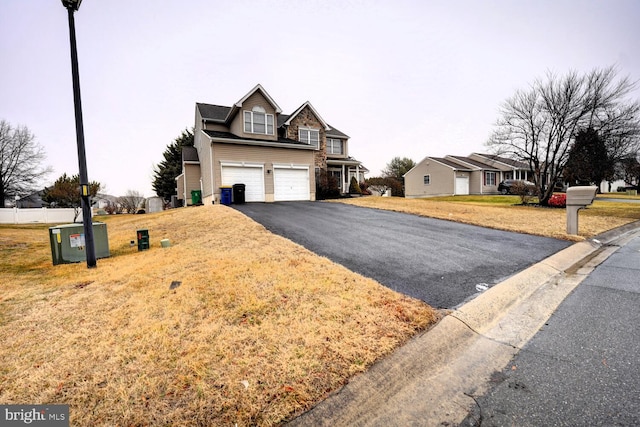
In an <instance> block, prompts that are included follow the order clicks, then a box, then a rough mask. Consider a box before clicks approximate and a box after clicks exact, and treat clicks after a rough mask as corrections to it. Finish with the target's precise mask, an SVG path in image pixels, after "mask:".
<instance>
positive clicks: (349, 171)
mask: <svg viewBox="0 0 640 427" xmlns="http://www.w3.org/2000/svg"><path fill="white" fill-rule="evenodd" d="M367 172H369V170H368V169H367V168H365V167H364V166H362V163H360V162H359V161H357V160H354V159H344V160H327V174H328V175H329V176H332V177H334V178H335V179H336V181H337V182H338V186H339V189H340V193H342V194H347V193H349V185H350V184H351V178H352V177H354V176H355V177H356V180H357V181H358V183H361V182H363V181H364V180H365V174H366V173H367Z"/></svg>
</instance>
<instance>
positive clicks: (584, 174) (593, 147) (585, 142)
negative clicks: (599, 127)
mask: <svg viewBox="0 0 640 427" xmlns="http://www.w3.org/2000/svg"><path fill="white" fill-rule="evenodd" d="M613 172H614V169H613V162H612V161H611V160H610V157H609V154H608V153H607V147H606V145H605V142H604V141H603V140H602V138H601V137H600V136H599V135H598V132H597V131H596V130H595V129H593V128H587V129H582V130H580V131H579V132H578V133H577V135H576V138H575V142H574V144H573V146H572V147H571V150H570V152H569V158H568V159H567V164H566V166H565V170H564V179H565V181H566V182H568V183H569V184H570V185H576V184H577V185H592V184H593V185H597V186H600V183H601V182H602V181H603V180H604V179H610V178H611V177H612V176H613Z"/></svg>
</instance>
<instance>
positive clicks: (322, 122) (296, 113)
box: [283, 101, 331, 131]
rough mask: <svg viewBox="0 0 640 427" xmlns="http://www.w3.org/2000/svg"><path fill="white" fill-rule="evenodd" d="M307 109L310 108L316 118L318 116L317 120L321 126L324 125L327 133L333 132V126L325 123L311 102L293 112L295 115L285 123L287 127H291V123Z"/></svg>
mask: <svg viewBox="0 0 640 427" xmlns="http://www.w3.org/2000/svg"><path fill="white" fill-rule="evenodd" d="M305 108H309V109H310V110H311V112H312V113H313V115H314V116H316V118H317V119H318V121H319V122H320V124H321V125H322V127H323V128H324V130H325V131H329V130H331V126H329V125H328V124H327V122H325V121H324V119H323V118H322V116H321V115H320V114H318V112H317V111H316V109H315V108H313V105H311V103H310V102H309V101H307V102H305V103H304V104H302V105H301V106H300V107H299V108H298V109H297V110H296V111H294V112H293V114H291V115H290V116H289V118H288V119H287V120H286V121H285V122H284V123H283V124H284V125H286V126H289V125H290V124H291V121H292V120H293V119H294V118H296V116H297V115H298V114H300V113H301V112H302V111H303V110H304V109H305Z"/></svg>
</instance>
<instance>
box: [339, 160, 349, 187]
mask: <svg viewBox="0 0 640 427" xmlns="http://www.w3.org/2000/svg"><path fill="white" fill-rule="evenodd" d="M345 178H348V177H347V175H346V174H345V168H344V165H342V182H341V183H340V187H342V190H341V192H342V193H347V192H348V191H349V188H347V189H346V190H345V188H344V187H345Z"/></svg>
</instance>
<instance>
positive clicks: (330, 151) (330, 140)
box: [327, 138, 344, 155]
mask: <svg viewBox="0 0 640 427" xmlns="http://www.w3.org/2000/svg"><path fill="white" fill-rule="evenodd" d="M336 142H337V143H338V144H339V146H340V152H338V153H336V152H335V151H334V150H333V144H334V143H336ZM327 154H335V155H344V141H343V140H341V139H339V138H327Z"/></svg>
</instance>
